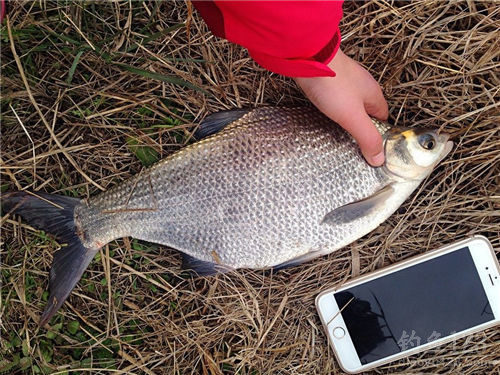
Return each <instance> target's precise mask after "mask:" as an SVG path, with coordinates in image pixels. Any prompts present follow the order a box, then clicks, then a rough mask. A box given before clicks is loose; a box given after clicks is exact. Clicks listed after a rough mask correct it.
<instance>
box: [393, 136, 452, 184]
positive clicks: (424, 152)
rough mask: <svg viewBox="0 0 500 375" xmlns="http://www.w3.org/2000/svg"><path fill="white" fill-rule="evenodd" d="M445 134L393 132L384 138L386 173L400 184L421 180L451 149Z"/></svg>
mask: <svg viewBox="0 0 500 375" xmlns="http://www.w3.org/2000/svg"><path fill="white" fill-rule="evenodd" d="M449 138H450V136H449V135H448V134H446V133H439V134H438V133H437V132H436V131H435V130H429V129H408V128H392V129H390V130H388V131H387V132H386V133H385V134H384V145H385V146H384V147H385V165H384V168H385V170H386V172H387V173H388V174H389V175H391V176H393V177H395V178H397V179H403V180H422V179H424V178H425V177H426V176H428V175H429V174H430V173H431V171H432V170H433V169H434V167H435V166H436V165H437V164H439V162H440V161H441V160H443V158H444V157H445V156H446V155H448V153H449V152H450V151H451V149H452V148H453V142H452V141H450V140H449Z"/></svg>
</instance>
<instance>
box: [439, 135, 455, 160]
mask: <svg viewBox="0 0 500 375" xmlns="http://www.w3.org/2000/svg"><path fill="white" fill-rule="evenodd" d="M438 141H439V142H440V143H444V147H443V150H442V151H441V155H439V161H438V163H440V162H441V161H442V160H443V159H444V158H445V157H446V156H447V155H448V154H449V153H450V152H451V150H452V149H453V145H454V143H453V141H450V135H449V134H446V133H445V134H439V135H438Z"/></svg>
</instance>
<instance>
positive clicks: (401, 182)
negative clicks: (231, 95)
mask: <svg viewBox="0 0 500 375" xmlns="http://www.w3.org/2000/svg"><path fill="white" fill-rule="evenodd" d="M372 121H373V123H374V125H375V126H376V127H377V129H378V131H379V132H380V134H381V135H382V138H383V142H384V150H385V164H384V165H383V166H382V167H372V166H370V165H369V164H368V163H367V162H366V161H365V159H364V158H363V156H362V154H361V152H360V149H359V147H358V146H357V144H356V142H355V141H354V139H353V138H352V137H351V136H350V135H349V134H348V133H347V132H345V131H344V130H343V129H342V128H341V127H340V126H339V125H337V124H335V123H334V122H332V121H331V120H330V119H329V118H327V117H326V116H324V115H323V114H321V113H320V112H319V111H317V110H316V109H313V108H281V107H261V108H255V109H248V110H247V109H236V110H229V111H222V112H217V113H214V114H211V115H209V116H207V117H206V118H205V120H204V121H203V122H202V123H201V124H200V126H199V128H198V130H197V131H196V133H195V138H196V139H197V141H196V142H194V143H192V144H190V145H188V146H186V147H184V148H182V149H180V150H178V151H177V152H175V153H173V154H171V155H169V156H167V157H166V158H165V159H163V160H161V161H159V162H158V163H156V164H155V165H153V166H152V167H149V168H148V169H145V170H143V171H142V172H140V173H139V174H137V175H135V176H133V177H132V178H131V179H129V180H127V181H125V182H123V183H120V184H118V185H116V186H115V187H113V188H111V189H110V190H108V191H105V192H102V193H100V194H98V195H96V196H93V197H91V198H89V199H77V198H72V197H67V196H60V195H51V194H46V193H43V192H39V191H36V192H28V191H17V192H10V193H6V194H3V195H2V199H1V202H2V210H3V211H4V212H10V213H12V214H18V215H20V216H21V217H22V218H23V219H24V220H26V221H27V222H28V223H29V224H30V225H32V226H33V227H36V228H39V229H43V230H45V231H46V232H48V233H52V234H53V235H55V237H56V239H57V240H58V241H59V243H61V244H66V246H63V247H61V248H60V249H59V250H57V251H55V253H54V257H53V261H52V266H51V270H50V279H49V290H50V293H49V299H48V303H47V306H46V308H45V310H44V312H43V313H42V316H41V318H40V322H39V324H40V325H41V326H43V325H45V324H46V323H47V322H48V321H49V320H50V319H51V317H52V316H53V315H54V314H55V313H56V311H57V310H58V309H59V308H60V307H61V306H62V304H63V303H64V301H65V300H66V298H67V297H68V296H69V294H70V293H71V291H72V289H73V288H74V287H75V285H76V284H77V282H78V281H79V279H80V278H81V276H82V274H83V272H84V271H85V269H86V268H87V266H88V265H89V263H90V262H91V261H92V259H93V258H94V256H95V255H96V253H97V252H98V251H99V249H100V248H102V247H103V246H104V245H106V244H107V243H109V242H111V241H113V240H115V239H119V238H122V237H128V236H130V237H133V238H136V239H139V240H144V241H149V242H154V243H157V244H162V245H166V246H169V247H171V248H174V249H177V250H179V251H180V252H181V253H182V256H183V262H182V268H184V269H190V270H192V271H194V272H195V273H197V274H198V275H212V274H216V273H220V272H229V271H232V270H236V269H240V268H250V269H269V268H271V269H275V270H279V269H282V268H286V267H292V266H296V265H299V264H302V263H304V262H307V261H310V260H312V259H314V258H317V257H320V256H323V255H326V254H329V253H331V252H333V251H335V250H337V249H340V248H342V247H344V246H346V245H348V244H350V243H352V242H353V241H355V240H356V239H359V238H360V237H362V236H364V235H366V234H368V233H369V232H371V231H372V230H374V229H375V228H376V227H377V226H379V225H380V224H381V223H382V222H384V221H385V220H386V219H387V218H388V217H389V216H390V215H392V214H393V213H394V212H395V211H396V210H397V209H398V208H399V207H400V206H401V204H402V203H403V202H404V201H405V200H406V199H407V198H408V197H409V196H410V195H411V194H412V192H413V191H414V190H415V189H416V188H417V186H419V185H420V183H421V182H422V181H423V180H424V179H425V178H426V177H427V176H428V175H429V174H430V173H431V171H432V170H433V169H434V168H435V167H436V166H437V165H438V164H439V162H440V161H441V160H442V159H443V158H444V157H445V156H446V155H447V154H448V153H449V152H450V150H451V149H452V147H453V142H452V141H450V140H449V138H450V137H449V135H448V134H444V133H443V134H438V133H437V132H436V131H434V130H429V129H422V128H411V127H407V128H401V127H391V126H390V125H389V124H388V123H385V122H381V121H378V120H376V119H372Z"/></svg>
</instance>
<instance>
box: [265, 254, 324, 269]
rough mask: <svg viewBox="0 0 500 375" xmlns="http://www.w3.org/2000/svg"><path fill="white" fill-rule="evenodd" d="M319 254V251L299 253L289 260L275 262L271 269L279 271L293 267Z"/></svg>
mask: <svg viewBox="0 0 500 375" xmlns="http://www.w3.org/2000/svg"><path fill="white" fill-rule="evenodd" d="M320 255H321V252H319V251H311V252H308V253H306V254H302V255H299V256H298V257H295V258H292V259H290V260H287V261H286V262H283V263H280V264H277V265H275V266H273V267H271V269H272V270H273V271H281V270H283V269H285V268H290V267H295V266H298V265H300V264H302V263H305V262H309V261H310V260H313V259H315V258H317V257H319V256H320Z"/></svg>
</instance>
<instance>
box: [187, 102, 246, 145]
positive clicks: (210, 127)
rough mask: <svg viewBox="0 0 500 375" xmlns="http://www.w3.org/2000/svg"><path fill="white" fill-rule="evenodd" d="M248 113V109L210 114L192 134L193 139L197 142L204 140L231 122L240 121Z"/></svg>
mask: <svg viewBox="0 0 500 375" xmlns="http://www.w3.org/2000/svg"><path fill="white" fill-rule="evenodd" d="M248 112H250V110H249V109H232V110H229V111H220V112H215V113H212V114H211V115H208V116H207V117H205V119H204V120H203V121H202V122H201V124H200V126H199V127H198V129H197V130H196V131H195V133H194V137H195V138H196V139H197V140H200V139H203V138H206V137H208V136H210V135H212V134H215V133H217V132H219V131H221V130H222V129H224V128H225V127H226V126H227V125H229V124H231V123H232V122H234V121H236V120H238V119H240V118H241V117H243V116H244V115H246V114H247V113H248Z"/></svg>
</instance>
